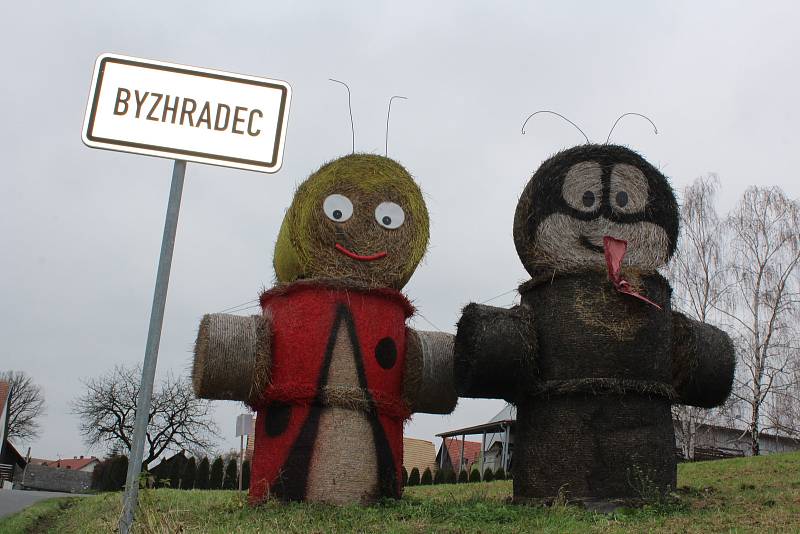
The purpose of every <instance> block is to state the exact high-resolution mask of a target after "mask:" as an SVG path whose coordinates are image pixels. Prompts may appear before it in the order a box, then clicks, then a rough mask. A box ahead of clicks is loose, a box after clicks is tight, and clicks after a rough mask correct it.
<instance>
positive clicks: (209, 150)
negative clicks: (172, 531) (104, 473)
mask: <svg viewBox="0 0 800 534" xmlns="http://www.w3.org/2000/svg"><path fill="white" fill-rule="evenodd" d="M291 94H292V92H291V87H290V86H289V84H288V83H286V82H284V81H280V80H272V79H268V78H262V77H256V76H249V75H244V74H235V73H231V72H224V71H218V70H212V69H206V68H202V67H192V66H187V65H178V64H174V63H165V62H162V61H154V60H149V59H141V58H134V57H129V56H122V55H119V54H102V55H101V56H100V57H98V58H97V61H96V62H95V67H94V76H93V78H92V86H91V90H90V93H89V101H88V103H87V105H86V115H85V117H84V122H83V131H82V132H81V137H82V139H83V142H84V144H86V145H87V146H89V147H91V148H101V149H105V150H116V151H121V152H130V153H133V154H142V155H147V156H159V157H164V158H169V159H173V160H175V165H174V167H173V170H172V186H171V187H170V192H169V203H168V204H167V216H166V220H165V221H164V237H163V239H162V241H161V256H160V258H159V260H158V274H157V275H156V287H155V292H154V294H153V307H152V309H151V311H150V326H149V330H148V332H147V346H146V348H145V353H144V365H143V366H142V383H141V385H140V387H139V397H138V399H137V401H136V423H135V426H134V430H133V443H132V445H131V451H130V459H129V463H128V476H127V480H126V483H125V496H124V498H123V511H122V516H121V517H120V520H119V531H120V533H121V534H128V532H129V531H130V528H131V525H132V524H133V519H134V514H135V512H136V504H137V500H138V494H139V476H140V474H141V471H142V457H143V455H144V444H145V437H146V435H147V425H148V423H149V422H150V403H151V399H152V396H153V380H154V378H155V373H156V360H157V359H158V345H159V342H160V341H161V327H162V324H163V322H164V305H165V303H166V299H167V287H168V285H169V272H170V268H171V266H172V250H173V248H174V245H175V231H176V229H177V225H178V213H179V212H180V207H181V194H182V192H183V179H184V175H185V174H186V162H187V161H193V162H198V163H206V164H210V165H221V166H224V167H233V168H237V169H244V170H250V171H259V172H267V173H274V172H277V171H278V170H279V169H280V167H281V163H282V162H283V147H284V142H285V139H286V122H287V120H288V115H289V104H290V102H291Z"/></svg>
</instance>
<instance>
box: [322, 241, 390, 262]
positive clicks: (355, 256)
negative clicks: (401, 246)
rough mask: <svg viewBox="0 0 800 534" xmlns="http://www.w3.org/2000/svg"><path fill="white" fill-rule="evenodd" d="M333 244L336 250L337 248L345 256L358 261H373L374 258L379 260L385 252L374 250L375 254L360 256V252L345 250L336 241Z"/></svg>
mask: <svg viewBox="0 0 800 534" xmlns="http://www.w3.org/2000/svg"><path fill="white" fill-rule="evenodd" d="M334 246H335V247H336V250H338V251H339V252H341V253H342V254H344V255H345V256H348V257H350V258H353V259H354V260H358V261H375V260H379V259H381V258H383V257H384V256H386V252H376V253H375V254H372V255H370V256H362V255H360V254H356V253H355V252H353V251H351V250H347V249H346V248H345V247H343V246H342V245H340V244H339V243H336V245H334Z"/></svg>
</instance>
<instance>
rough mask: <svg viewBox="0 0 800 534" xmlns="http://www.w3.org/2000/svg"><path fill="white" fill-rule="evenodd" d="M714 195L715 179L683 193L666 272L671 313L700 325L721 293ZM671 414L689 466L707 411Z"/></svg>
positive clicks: (678, 407) (677, 408)
mask: <svg viewBox="0 0 800 534" xmlns="http://www.w3.org/2000/svg"><path fill="white" fill-rule="evenodd" d="M718 190H719V178H718V177H717V175H716V174H709V175H707V176H704V177H700V178H697V179H696V180H695V181H694V182H693V183H692V184H691V185H688V186H687V187H686V188H685V189H684V190H683V195H682V197H683V205H682V208H681V235H680V238H679V240H678V246H677V249H676V251H675V255H674V256H673V258H672V261H671V262H670V265H669V272H668V275H669V277H670V282H671V285H672V288H673V295H674V297H675V300H674V302H675V304H676V307H677V308H678V309H679V310H680V311H681V312H683V313H684V314H686V315H687V316H688V317H691V318H692V319H695V320H697V321H700V322H703V323H705V322H709V321H710V320H711V319H712V315H716V314H715V313H714V311H715V309H716V307H717V306H718V305H719V303H720V301H721V300H722V298H723V296H724V293H725V289H726V288H725V272H724V265H723V262H722V247H723V243H722V240H723V237H722V234H723V232H722V223H721V221H720V218H719V215H718V214H717V210H716V206H715V204H716V194H717V191H718ZM672 411H673V416H674V417H675V419H676V420H677V421H678V422H679V427H678V429H677V432H676V437H677V438H678V443H679V444H680V446H681V449H682V453H683V457H684V458H686V459H688V460H694V456H695V454H694V451H695V445H696V441H697V432H698V429H699V427H700V426H701V425H702V424H703V423H705V422H706V421H707V420H708V418H709V414H710V410H706V409H703V408H698V407H695V406H685V405H682V404H675V405H673V409H672Z"/></svg>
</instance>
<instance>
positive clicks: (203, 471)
mask: <svg viewBox="0 0 800 534" xmlns="http://www.w3.org/2000/svg"><path fill="white" fill-rule="evenodd" d="M210 469H211V468H210V467H209V464H208V458H203V459H202V460H200V463H199V464H198V465H197V474H196V475H195V479H194V487H195V488H197V489H208V475H209V471H210Z"/></svg>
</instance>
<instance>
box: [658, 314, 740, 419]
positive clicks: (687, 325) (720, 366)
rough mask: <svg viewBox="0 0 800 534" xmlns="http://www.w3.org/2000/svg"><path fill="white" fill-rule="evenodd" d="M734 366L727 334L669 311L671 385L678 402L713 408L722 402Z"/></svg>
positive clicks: (731, 383)
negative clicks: (670, 316)
mask: <svg viewBox="0 0 800 534" xmlns="http://www.w3.org/2000/svg"><path fill="white" fill-rule="evenodd" d="M735 365H736V355H735V352H734V349H733V342H732V341H731V338H730V337H729V336H728V334H726V333H725V332H723V331H722V330H720V329H719V328H716V327H714V326H711V325H710V324H706V323H701V322H698V321H694V320H692V319H689V318H688V317H686V316H685V315H683V314H681V313H678V312H672V385H673V386H674V387H675V390H676V391H677V393H678V396H679V402H680V403H682V404H689V405H691V406H699V407H701V408H713V407H714V406H719V405H720V404H722V403H723V402H725V399H727V398H728V395H730V392H731V388H732V386H733V374H734V369H735Z"/></svg>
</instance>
